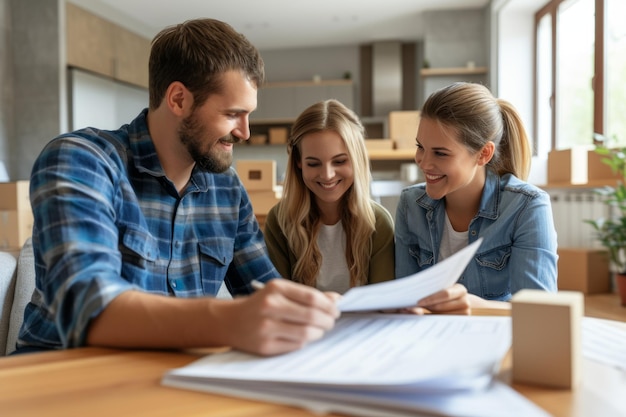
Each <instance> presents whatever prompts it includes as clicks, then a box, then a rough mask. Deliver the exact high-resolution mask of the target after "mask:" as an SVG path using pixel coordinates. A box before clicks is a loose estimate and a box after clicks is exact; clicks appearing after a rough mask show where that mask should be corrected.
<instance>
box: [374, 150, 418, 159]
mask: <svg viewBox="0 0 626 417" xmlns="http://www.w3.org/2000/svg"><path fill="white" fill-rule="evenodd" d="M369 156H370V160H372V161H414V160H415V149H385V150H383V149H381V150H372V151H370V152H369Z"/></svg>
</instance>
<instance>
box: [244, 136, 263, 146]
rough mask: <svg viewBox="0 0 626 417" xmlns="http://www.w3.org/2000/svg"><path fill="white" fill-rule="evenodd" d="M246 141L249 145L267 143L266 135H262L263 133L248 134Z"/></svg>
mask: <svg viewBox="0 0 626 417" xmlns="http://www.w3.org/2000/svg"><path fill="white" fill-rule="evenodd" d="M248 143H249V144H250V145H265V144H266V143H267V135H263V134H258V135H250V139H248Z"/></svg>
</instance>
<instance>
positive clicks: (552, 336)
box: [511, 289, 584, 389]
mask: <svg viewBox="0 0 626 417" xmlns="http://www.w3.org/2000/svg"><path fill="white" fill-rule="evenodd" d="M583 310H584V297H583V294H582V293H581V292H575V291H560V292H557V293H549V292H546V291H542V290H530V289H526V290H521V291H519V292H517V293H516V294H515V295H514V296H513V298H512V299H511V316H512V321H513V381H514V382H519V383H524V384H536V385H544V386H549V387H553V388H568V389H571V388H574V387H576V386H577V385H578V384H579V383H580V378H581V366H582V364H581V361H582V353H581V320H582V316H583Z"/></svg>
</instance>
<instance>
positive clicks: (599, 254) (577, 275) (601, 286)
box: [558, 248, 611, 294]
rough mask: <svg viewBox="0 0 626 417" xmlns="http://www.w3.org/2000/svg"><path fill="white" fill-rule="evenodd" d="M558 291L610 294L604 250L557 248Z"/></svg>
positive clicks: (609, 275)
mask: <svg viewBox="0 0 626 417" xmlns="http://www.w3.org/2000/svg"><path fill="white" fill-rule="evenodd" d="M558 254H559V261H558V269H559V279H558V287H559V290H567V291H580V292H582V293H583V294H602V293H608V292H611V273H610V270H609V258H608V253H607V251H606V249H599V248H598V249H594V248H559V249H558Z"/></svg>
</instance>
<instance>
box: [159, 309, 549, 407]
mask: <svg viewBox="0 0 626 417" xmlns="http://www.w3.org/2000/svg"><path fill="white" fill-rule="evenodd" d="M510 332H511V321H510V318H509V317H466V316H435V315H430V316H411V315H390V314H347V315H345V316H343V317H342V318H341V319H339V321H338V322H337V325H336V327H335V328H334V329H333V330H332V331H331V332H329V333H328V335H327V336H325V337H324V338H323V339H321V340H319V341H316V342H314V343H312V344H310V345H309V346H307V347H305V348H304V349H301V350H299V351H296V352H291V353H288V354H284V355H280V356H275V357H269V358H263V357H258V356H255V355H250V354H246V353H242V352H237V351H230V352H225V353H220V354H215V355H209V356H206V357H204V358H202V359H200V360H198V361H196V362H194V363H192V364H190V365H188V366H186V367H183V368H179V369H175V370H172V371H170V372H168V373H167V374H166V375H165V377H164V378H163V384H165V385H168V386H174V387H180V388H187V389H194V390H201V391H209V392H215V393H222V394H228V395H235V396H241V397H244V398H252V399H258V400H265V401H273V402H278V403H283V404H289V405H294V406H299V407H304V408H307V409H311V410H314V411H315V412H331V411H334V412H341V413H345V414H350V415H358V416H381V415H384V416H409V415H411V416H415V415H416V414H415V413H417V412H421V413H424V412H428V413H435V414H437V415H450V416H481V417H488V416H502V415H507V416H511V415H519V416H525V417H529V416H545V415H546V414H545V413H544V412H543V411H541V410H540V409H538V408H537V407H535V406H534V405H533V404H532V403H530V402H528V401H527V400H525V399H524V398H523V397H521V396H519V395H518V394H517V393H516V392H515V391H513V390H512V389H510V388H509V387H508V386H506V385H504V384H500V383H498V382H496V381H494V380H493V378H492V377H493V375H494V373H495V372H496V371H497V368H498V366H499V363H500V362H501V360H502V358H503V357H504V355H505V354H506V352H507V351H508V349H509V347H510V341H511V333H510ZM512 413H513V414H512ZM515 413H517V414H515Z"/></svg>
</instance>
